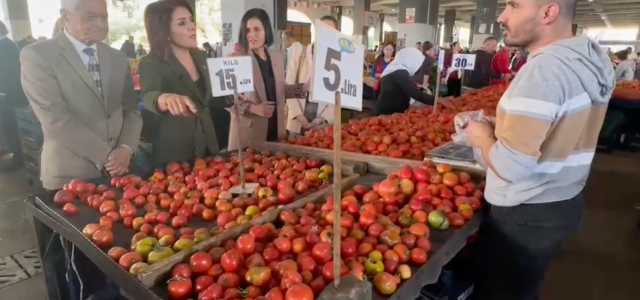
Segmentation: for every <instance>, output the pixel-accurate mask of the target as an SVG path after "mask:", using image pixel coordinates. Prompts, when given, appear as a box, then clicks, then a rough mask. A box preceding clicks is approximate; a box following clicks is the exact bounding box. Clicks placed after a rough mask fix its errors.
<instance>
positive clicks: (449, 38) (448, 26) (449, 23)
mask: <svg viewBox="0 0 640 300" xmlns="http://www.w3.org/2000/svg"><path fill="white" fill-rule="evenodd" d="M443 25H444V36H443V37H442V41H443V42H445V43H448V44H451V43H453V27H455V25H456V11H455V10H453V9H451V10H445V12H444V24H443Z"/></svg>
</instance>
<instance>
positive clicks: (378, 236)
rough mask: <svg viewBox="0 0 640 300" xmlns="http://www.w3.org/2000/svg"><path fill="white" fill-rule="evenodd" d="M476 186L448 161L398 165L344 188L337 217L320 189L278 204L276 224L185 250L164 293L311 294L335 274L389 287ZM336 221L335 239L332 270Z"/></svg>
mask: <svg viewBox="0 0 640 300" xmlns="http://www.w3.org/2000/svg"><path fill="white" fill-rule="evenodd" d="M481 189H482V186H478V187H476V186H475V185H474V184H473V182H472V181H471V177H470V176H469V174H466V173H464V172H453V171H452V170H451V167H450V166H448V165H438V166H434V165H432V164H431V163H429V162H425V163H424V164H422V165H421V166H420V167H416V168H413V169H412V168H411V167H408V166H407V167H403V168H402V169H401V170H399V171H398V172H396V173H393V174H390V175H389V176H388V177H387V178H386V179H384V180H383V181H381V182H378V183H376V184H374V185H373V187H372V189H371V190H370V189H368V188H367V187H365V186H362V185H356V186H354V187H353V188H352V189H351V190H349V191H347V192H345V193H344V194H343V195H342V198H341V199H340V200H339V201H340V206H341V211H342V213H341V214H339V215H338V214H337V213H336V212H335V211H334V210H333V205H334V201H338V200H335V199H333V198H332V197H328V198H327V199H326V202H325V203H323V204H315V203H306V204H305V205H304V206H303V207H302V208H299V209H295V210H293V211H291V210H284V211H282V212H280V214H279V217H278V227H276V226H274V224H272V223H268V224H263V225H254V226H252V227H251V229H250V230H249V231H248V232H247V233H245V234H242V235H240V236H239V237H238V238H237V240H229V241H226V242H225V243H224V244H223V245H222V246H220V247H214V248H211V249H210V250H209V251H208V252H198V253H195V254H193V255H192V256H191V258H190V259H189V262H188V263H185V264H178V265H176V266H174V267H173V269H172V272H171V279H170V280H169V283H168V285H167V291H168V294H169V295H170V296H171V297H172V299H189V298H190V297H192V298H193V299H196V298H197V299H198V300H209V299H224V300H235V299H251V300H253V299H267V300H282V299H285V300H313V299H314V298H315V297H317V296H318V295H319V294H320V293H321V292H322V291H323V290H324V288H325V286H326V285H328V284H330V283H331V282H332V281H333V279H334V272H340V274H341V275H342V276H346V275H353V276H354V277H356V278H358V279H360V280H372V283H373V285H374V287H375V290H376V291H377V292H379V293H381V294H384V295H390V294H393V293H394V292H395V291H396V289H397V287H398V285H399V284H401V282H402V281H403V280H407V279H409V278H411V276H412V271H413V270H415V269H417V268H418V267H419V266H420V265H422V264H425V263H426V262H427V257H428V253H429V251H430V250H431V242H430V241H429V237H430V234H431V230H432V229H442V230H444V229H447V228H448V226H449V224H451V225H452V226H462V225H464V223H465V221H466V220H468V219H470V218H471V217H472V216H473V211H474V209H479V208H480V200H479V199H480V198H481V197H482V191H481ZM335 222H338V223H339V225H340V227H341V230H340V236H341V240H342V241H341V245H340V249H341V252H340V255H341V259H342V260H341V261H340V266H341V267H340V270H337V271H336V270H334V267H333V259H334V256H333V254H332V239H333V236H334V234H335V233H334V231H333V224H334V223H335ZM445 223H446V226H445ZM430 227H431V229H430ZM262 297H264V298H262Z"/></svg>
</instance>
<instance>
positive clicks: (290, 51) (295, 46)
mask: <svg viewBox="0 0 640 300" xmlns="http://www.w3.org/2000/svg"><path fill="white" fill-rule="evenodd" d="M302 47H303V46H302V44H300V42H294V43H293V44H291V46H289V48H287V64H289V61H291V53H293V51H295V50H296V49H298V48H302Z"/></svg>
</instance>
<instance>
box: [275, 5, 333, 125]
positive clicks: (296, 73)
mask: <svg viewBox="0 0 640 300" xmlns="http://www.w3.org/2000/svg"><path fill="white" fill-rule="evenodd" d="M320 20H321V21H323V22H324V23H325V24H327V25H328V26H330V27H331V28H333V29H337V27H338V20H336V19H335V18H334V17H332V16H324V17H322V18H320ZM314 47H315V44H311V45H307V46H303V47H302V48H298V49H295V50H294V51H293V53H291V61H290V63H289V66H288V69H287V75H286V82H287V84H290V85H297V84H301V83H307V82H308V83H309V85H310V84H311V81H312V80H313V61H314ZM286 115H287V130H288V131H289V132H290V133H293V134H303V133H304V131H305V130H308V129H312V128H317V127H318V126H322V125H326V124H333V121H334V120H333V116H334V109H333V106H331V105H327V104H324V103H316V102H311V101H309V97H308V95H307V97H305V98H288V99H287V114H286Z"/></svg>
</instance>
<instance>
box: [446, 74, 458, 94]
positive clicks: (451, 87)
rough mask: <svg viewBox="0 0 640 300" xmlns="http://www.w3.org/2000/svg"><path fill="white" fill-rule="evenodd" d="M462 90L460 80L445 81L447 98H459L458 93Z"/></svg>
mask: <svg viewBox="0 0 640 300" xmlns="http://www.w3.org/2000/svg"><path fill="white" fill-rule="evenodd" d="M461 90H462V80H460V78H458V79H449V80H448V81H447V94H448V95H447V96H454V97H460V93H461Z"/></svg>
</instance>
